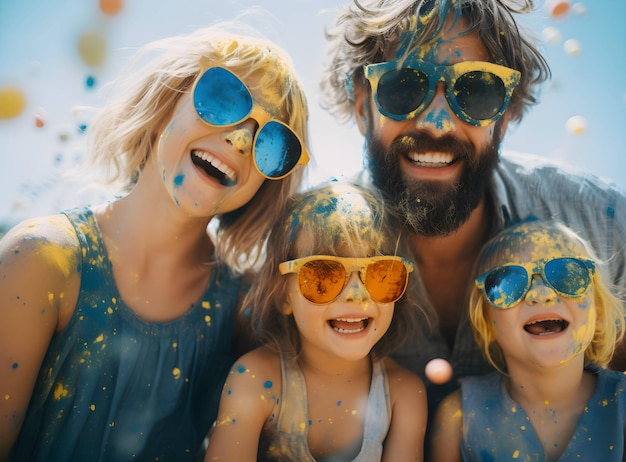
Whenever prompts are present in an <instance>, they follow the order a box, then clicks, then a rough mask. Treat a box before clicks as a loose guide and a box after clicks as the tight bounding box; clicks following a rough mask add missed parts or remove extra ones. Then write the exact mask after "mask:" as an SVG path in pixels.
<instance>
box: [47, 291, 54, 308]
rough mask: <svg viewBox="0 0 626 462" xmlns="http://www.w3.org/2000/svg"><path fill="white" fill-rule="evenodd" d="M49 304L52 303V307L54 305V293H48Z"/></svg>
mask: <svg viewBox="0 0 626 462" xmlns="http://www.w3.org/2000/svg"><path fill="white" fill-rule="evenodd" d="M48 303H50V305H53V304H54V294H53V293H52V292H48Z"/></svg>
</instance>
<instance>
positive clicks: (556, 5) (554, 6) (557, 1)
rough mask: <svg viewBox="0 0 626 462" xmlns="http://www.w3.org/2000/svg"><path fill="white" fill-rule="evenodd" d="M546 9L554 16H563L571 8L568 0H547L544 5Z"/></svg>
mask: <svg viewBox="0 0 626 462" xmlns="http://www.w3.org/2000/svg"><path fill="white" fill-rule="evenodd" d="M544 7H545V9H546V11H547V12H548V13H549V14H550V15H551V16H552V17H554V18H562V17H563V16H565V15H566V14H567V13H568V12H569V9H570V4H569V2H568V1H567V0H547V1H546V3H545V5H544Z"/></svg>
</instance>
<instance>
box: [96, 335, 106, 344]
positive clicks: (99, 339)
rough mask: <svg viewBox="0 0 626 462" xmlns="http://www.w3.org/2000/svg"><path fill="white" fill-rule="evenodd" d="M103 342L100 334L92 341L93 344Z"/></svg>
mask: <svg viewBox="0 0 626 462" xmlns="http://www.w3.org/2000/svg"><path fill="white" fill-rule="evenodd" d="M103 340H104V334H100V335H98V336H97V337H96V339H95V340H94V341H93V343H100V342H101V341H103Z"/></svg>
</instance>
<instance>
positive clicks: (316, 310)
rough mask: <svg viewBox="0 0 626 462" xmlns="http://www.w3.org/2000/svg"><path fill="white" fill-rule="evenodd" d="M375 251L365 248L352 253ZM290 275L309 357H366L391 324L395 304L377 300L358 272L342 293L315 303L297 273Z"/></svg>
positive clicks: (290, 302) (292, 303)
mask: <svg viewBox="0 0 626 462" xmlns="http://www.w3.org/2000/svg"><path fill="white" fill-rule="evenodd" d="M299 240H300V239H299ZM372 254H373V253H372V252H371V251H370V252H367V251H365V250H364V252H363V253H359V254H358V255H355V254H353V253H351V254H350V255H349V256H351V257H367V256H371V255H372ZM288 277H289V278H290V279H289V282H288V285H287V306H288V307H289V311H290V312H291V314H292V315H293V318H294V321H295V323H296V325H297V327H298V331H299V333H300V339H301V344H302V354H303V355H304V356H305V357H306V356H312V355H314V356H317V357H320V356H322V357H328V358H341V359H344V360H349V361H355V360H360V359H363V358H365V357H367V356H368V355H369V354H370V351H371V350H372V348H373V347H374V345H376V343H377V342H378V341H379V340H380V339H381V338H382V336H383V335H384V334H385V332H387V329H389V326H390V325H391V321H392V319H393V313H394V306H395V303H378V302H374V301H373V300H372V299H371V297H370V295H369V293H368V291H367V289H366V288H365V286H364V284H363V282H362V281H361V279H360V277H359V273H358V272H357V271H355V272H353V273H352V274H350V275H349V279H348V282H347V284H346V286H345V287H344V288H343V290H342V292H341V293H340V294H339V296H338V297H337V298H336V299H334V300H333V301H331V302H330V303H328V304H324V305H318V304H314V303H311V302H310V301H309V300H307V299H306V298H305V297H304V296H303V295H302V293H301V291H300V289H299V287H298V276H297V275H295V274H292V275H289V276H288Z"/></svg>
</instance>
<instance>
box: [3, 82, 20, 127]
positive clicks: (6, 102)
mask: <svg viewBox="0 0 626 462" xmlns="http://www.w3.org/2000/svg"><path fill="white" fill-rule="evenodd" d="M25 107H26V97H25V96H24V93H23V92H22V90H20V89H19V88H17V87H5V88H0V119H12V118H14V117H17V116H18V115H20V114H21V113H22V111H24V108H25Z"/></svg>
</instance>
